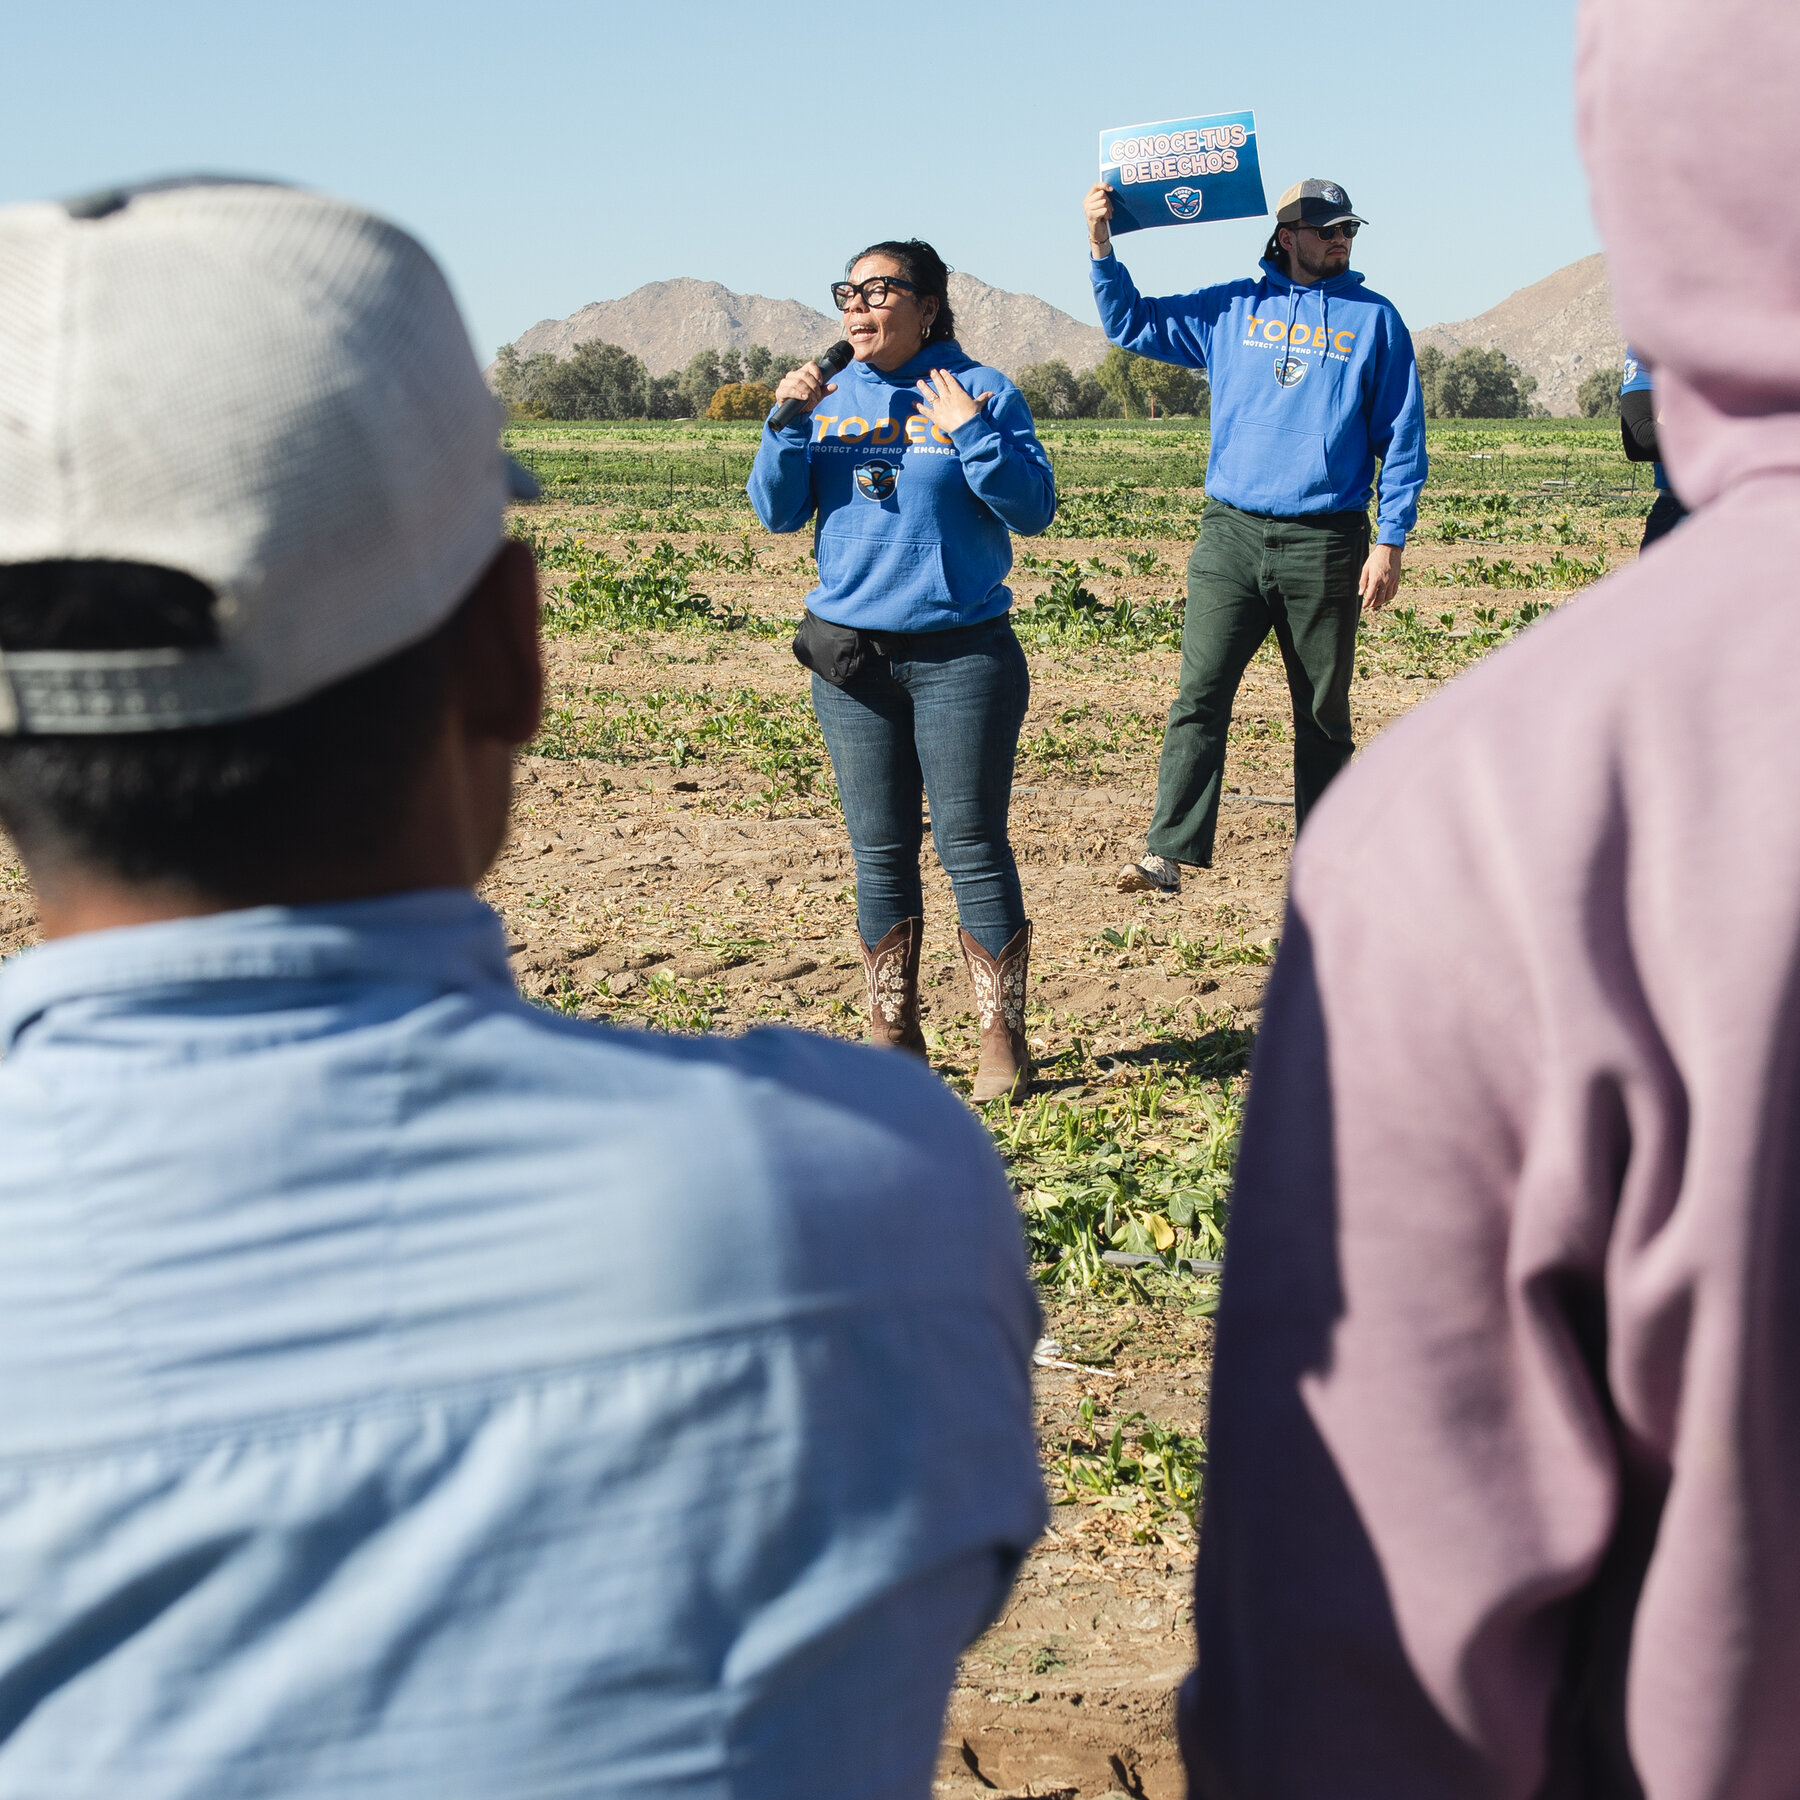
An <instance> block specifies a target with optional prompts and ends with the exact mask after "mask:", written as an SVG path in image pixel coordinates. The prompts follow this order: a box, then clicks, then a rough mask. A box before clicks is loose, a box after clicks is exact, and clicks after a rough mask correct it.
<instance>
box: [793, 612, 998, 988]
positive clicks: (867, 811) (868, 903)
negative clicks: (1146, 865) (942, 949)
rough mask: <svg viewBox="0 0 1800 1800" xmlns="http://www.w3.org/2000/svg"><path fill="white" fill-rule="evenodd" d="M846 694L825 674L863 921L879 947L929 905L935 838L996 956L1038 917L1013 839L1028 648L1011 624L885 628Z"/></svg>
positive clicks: (966, 908) (818, 682)
mask: <svg viewBox="0 0 1800 1800" xmlns="http://www.w3.org/2000/svg"><path fill="white" fill-rule="evenodd" d="M878 635H879V637H880V642H881V644H882V646H883V647H884V648H885V649H886V651H887V652H888V654H886V655H883V656H872V657H870V659H869V660H868V662H867V663H865V664H864V666H863V668H862V670H861V671H860V672H859V673H858V674H857V676H856V678H855V679H854V680H853V681H852V682H851V683H850V685H849V686H848V687H847V688H839V687H833V686H832V684H831V683H830V682H828V681H825V680H822V679H821V678H820V677H819V676H817V675H815V676H814V677H813V684H812V687H813V711H814V712H815V713H817V714H818V717H819V728H820V729H821V730H822V731H823V732H824V733H825V747H826V748H827V749H828V750H829V751H830V752H831V768H832V773H833V774H834V775H836V777H837V785H838V794H839V795H840V797H841V798H842V800H843V803H844V823H845V824H846V825H847V826H849V828H850V848H851V850H852V852H853V853H854V854H855V857H856V926H857V930H858V931H860V932H861V934H862V940H863V942H864V943H865V944H877V943H879V942H880V941H881V939H882V938H883V937H885V936H886V935H887V933H888V932H889V931H891V930H892V929H893V927H894V926H896V925H898V924H899V923H900V921H901V920H902V919H911V918H915V917H917V916H918V915H920V914H921V913H923V911H924V910H925V901H924V894H923V891H922V889H921V888H920V885H919V848H920V845H921V844H922V843H923V841H924V835H925V834H924V822H923V819H922V818H921V815H920V799H921V796H924V797H926V798H929V800H930V802H931V837H932V842H933V843H935V844H936V845H937V853H938V860H939V861H940V862H941V863H942V864H943V865H944V869H945V872H946V873H947V874H948V875H949V877H950V885H951V886H952V888H954V889H955V892H956V910H957V913H958V915H959V916H960V918H961V920H962V925H963V929H964V930H965V931H967V932H968V934H969V936H970V937H972V938H973V939H974V940H975V941H976V942H977V943H978V944H979V945H980V946H981V947H982V949H984V950H986V951H987V952H988V953H989V954H990V955H992V956H998V955H999V954H1000V952H1001V951H1002V950H1004V949H1005V948H1006V944H1007V940H1008V939H1009V938H1011V937H1012V935H1013V933H1014V932H1016V931H1017V930H1018V929H1019V927H1020V926H1022V925H1023V924H1024V923H1025V901H1024V898H1023V896H1022V895H1021V894H1020V892H1019V869H1018V865H1017V863H1015V862H1014V861H1013V853H1012V845H1011V844H1010V843H1009V842H1008V841H1007V836H1006V812H1007V808H1008V806H1009V805H1010V804H1011V801H1012V778H1013V758H1014V756H1015V755H1016V753H1017V751H1018V748H1019V727H1020V726H1021V725H1023V724H1024V722H1025V705H1026V702H1027V700H1029V698H1030V696H1031V675H1030V673H1029V671H1028V670H1027V669H1026V667H1025V652H1024V651H1023V650H1021V649H1020V648H1019V640H1018V639H1017V638H1015V637H1014V636H1013V630H1012V625H1011V624H1010V623H1009V622H1008V620H1007V619H1006V618H1005V617H1004V616H1003V617H1001V618H998V619H992V620H989V621H987V622H985V623H983V624H980V625H972V626H966V627H964V628H963V629H961V630H957V631H921V632H909V633H898V632H895V633H883V634H878Z"/></svg>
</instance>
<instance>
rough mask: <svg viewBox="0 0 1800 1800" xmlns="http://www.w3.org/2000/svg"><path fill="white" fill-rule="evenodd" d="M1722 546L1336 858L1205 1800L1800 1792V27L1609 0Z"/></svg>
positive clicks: (1268, 1262)
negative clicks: (1795, 184) (1789, 196)
mask: <svg viewBox="0 0 1800 1800" xmlns="http://www.w3.org/2000/svg"><path fill="white" fill-rule="evenodd" d="M1578 84H1579V98H1580V121H1581V134H1582V141H1583V146H1584V153H1585V156H1586V159H1587V164H1588V169H1589V172H1590V175H1591V178H1592V183H1593V194H1594V203H1595V209H1596V214H1597V217H1598V219H1599V222H1600V226H1601V230H1602V233H1603V235H1604V238H1605V241H1606V244H1607V249H1608V253H1609V257H1610V262H1611V269H1612V277H1613V287H1614V294H1615V296H1616V302H1617V306H1618V310H1619V316H1620V321H1621V323H1622V325H1623V326H1624V328H1625V331H1626V333H1627V334H1628V336H1629V337H1630V339H1631V341H1632V342H1633V343H1634V344H1637V345H1639V346H1641V347H1642V349H1643V350H1644V351H1645V353H1646V354H1647V355H1648V356H1650V357H1651V358H1652V359H1653V360H1654V362H1655V364H1656V370H1657V381H1658V391H1659V394H1660V395H1661V396H1662V397H1663V425H1662V430H1661V443H1662V448H1663V450H1664V453H1665V456H1666V460H1667V464H1668V468H1669V473H1670V475H1671V477H1672V478H1673V481H1674V484H1675V487H1676V489H1677V491H1678V492H1679V494H1680V495H1681V498H1682V499H1683V501H1684V502H1686V503H1687V504H1688V505H1690V506H1692V507H1693V508H1694V509H1695V512H1694V516H1693V518H1692V519H1691V520H1690V521H1689V522H1688V523H1687V524H1686V525H1684V526H1683V528H1682V530H1681V532H1680V533H1679V534H1677V535H1676V536H1674V537H1672V538H1670V539H1669V540H1668V541H1667V542H1666V543H1665V544H1663V545H1662V546H1661V547H1660V548H1659V549H1658V551H1657V553H1656V554H1655V555H1654V556H1652V557H1648V558H1646V559H1645V560H1644V561H1643V562H1641V563H1640V564H1638V565H1637V566H1635V567H1633V568H1631V569H1629V570H1627V571H1625V572H1623V573H1621V574H1619V575H1617V576H1615V577H1613V578H1612V579H1611V580H1609V581H1607V582H1606V583H1604V584H1603V585H1602V586H1601V587H1599V588H1598V589H1596V590H1595V591H1593V592H1592V593H1590V594H1588V595H1586V596H1584V597H1583V598H1582V599H1580V600H1579V601H1577V602H1575V603H1574V604H1572V605H1570V606H1568V607H1567V608H1565V609H1563V610H1562V611H1561V612H1559V613H1558V614H1556V615H1555V616H1554V617H1552V618H1551V619H1549V620H1547V621H1545V622H1544V623H1543V624H1542V625H1539V626H1536V627H1534V628H1533V629H1532V630H1531V631H1530V632H1529V633H1527V634H1526V635H1525V636H1524V637H1523V638H1522V639H1521V640H1520V641H1519V642H1518V643H1516V644H1514V645H1512V646H1511V647H1509V648H1508V649H1506V650H1503V651H1501V652H1500V653H1498V654H1497V655H1495V656H1493V657H1492V658H1490V659H1489V660H1488V661H1487V662H1485V663H1484V664H1483V665H1482V666H1481V667H1480V668H1478V669H1476V670H1475V671H1473V672H1472V673H1471V674H1469V675H1468V676H1467V677H1465V678H1464V679H1462V680H1460V681H1458V682H1456V683H1455V684H1454V686H1453V687H1452V688H1451V689H1450V690H1449V691H1448V692H1446V693H1445V694H1444V695H1442V696H1441V697H1440V698H1438V699H1437V700H1435V701H1433V702H1432V703H1431V704H1429V705H1427V706H1424V707H1422V708H1420V709H1419V710H1418V711H1417V712H1416V713H1414V714H1413V715H1412V716H1411V717H1409V718H1408V719H1406V720H1405V721H1403V722H1402V723H1400V724H1398V725H1396V726H1395V727H1393V729H1392V730H1390V731H1389V732H1387V733H1386V734H1385V735H1384V736H1383V737H1382V738H1381V740H1380V741H1379V742H1378V743H1377V744H1376V745H1375V746H1374V747H1373V748H1372V749H1371V750H1370V751H1369V752H1368V754H1367V756H1366V757H1365V758H1364V759H1363V761H1362V762H1361V763H1360V764H1359V765H1358V766H1357V767H1356V768H1355V769H1354V770H1352V771H1351V772H1350V773H1349V774H1347V775H1346V776H1344V777H1343V778H1341V779H1340V780H1339V782H1338V783H1337V784H1336V785H1334V786H1333V788H1332V790H1331V792H1330V794H1329V795H1328V796H1327V797H1326V799H1325V800H1324V801H1323V803H1322V804H1321V806H1320V808H1319V810H1318V812H1317V814H1316V815H1315V817H1314V819H1313V820H1312V821H1311V822H1310V823H1309V825H1308V827H1307V830H1306V833H1305V834H1304V836H1303V838H1302V840H1301V843H1300V847H1299V850H1298V853H1297V855H1296V857H1295V862H1294V871H1293V883H1292V891H1291V900H1290V911H1289V918H1288V924H1287V929H1286V934H1285V937H1284V941H1283V945H1282V951H1281V957H1280V960H1279V963H1278V965H1277V967H1276V970H1275V973H1274V977H1273V980H1272V983H1271V986H1270V991H1269V996H1268V1002H1267V1006H1266V1009H1265V1022H1264V1029H1263V1034H1262V1038H1261V1042H1260V1043H1259V1046H1258V1050H1257V1060H1256V1067H1255V1074H1254V1079H1253V1091H1252V1097H1251V1103H1250V1116H1249V1122H1248V1127H1247V1130H1246V1133H1245V1139H1244V1146H1243V1154H1242V1159H1241V1163H1240V1170H1239V1179H1238V1188H1237V1196H1236V1200H1235V1203H1234V1207H1233V1220H1232V1233H1233V1235H1232V1241H1231V1250H1230V1255H1229V1259H1228V1264H1227V1269H1226V1276H1225V1289H1224V1298H1223V1305H1222V1308H1221V1312H1220V1318H1219V1336H1218V1345H1217V1358H1218V1360H1217V1370H1216V1376H1215V1380H1214V1386H1213V1402H1212V1424H1211V1462H1210V1468H1209V1475H1208V1488H1207V1496H1206V1511H1205V1522H1204V1530H1203V1536H1202V1543H1201V1553H1200V1568H1199V1574H1198V1624H1199V1665H1198V1668H1197V1669H1196V1671H1195V1673H1194V1674H1193V1675H1192V1676H1191V1677H1190V1678H1189V1680H1188V1682H1187V1684H1186V1686H1185V1687H1184V1689H1183V1693H1182V1704H1181V1733H1182V1740H1183V1747H1184V1751H1185V1754H1186V1756H1187V1759H1188V1766H1189V1770H1190V1775H1191V1780H1192V1783H1193V1790H1192V1791H1193V1792H1194V1793H1195V1794H1196V1795H1198V1796H1202V1797H1203V1800H1226V1797H1230V1800H1239V1797H1246V1800H1247V1797H1249V1796H1255V1797H1257V1800H1285V1797H1287V1796H1301V1795H1305V1796H1308V1797H1312V1796H1321V1795H1330V1796H1343V1795H1368V1796H1380V1797H1381V1800H1392V1797H1401V1796H1404V1797H1405V1800H1423V1797H1430V1796H1465V1795H1466V1796H1476V1795H1480V1796H1483V1797H1484V1800H1489V1797H1491V1800H1515V1797H1516V1800H1528V1797H1532V1796H1563V1795H1582V1796H1613V1795H1637V1794H1643V1795H1648V1796H1650V1797H1651V1800H1702V1797H1703V1796H1704V1797H1705V1800H1728V1797H1729V1800H1737V1797H1741V1800H1762V1797H1764V1796H1769V1797H1774V1796H1789V1795H1794V1794H1800V804H1797V803H1796V799H1795V794H1796V789H1797V788H1800V744H1797V740H1796V726H1797V725H1800V699H1797V698H1796V679H1797V671H1800V595H1797V594H1796V586H1797V583H1800V575H1797V574H1796V571H1800V222H1796V219H1795V218H1794V216H1793V215H1792V214H1791V213H1790V211H1789V209H1788V206H1787V202H1786V198H1785V196H1784V195H1782V194H1781V192H1780V183H1781V180H1782V179H1783V177H1782V171H1784V170H1788V169H1793V168H1796V167H1800V106H1796V105H1795V103H1794V95H1795V93H1796V91H1800V8H1796V7H1794V6H1792V5H1777V4H1771V3H1770V0H1586V4H1585V5H1584V6H1583V9H1582V18H1581V48H1580V58H1579V68H1578Z"/></svg>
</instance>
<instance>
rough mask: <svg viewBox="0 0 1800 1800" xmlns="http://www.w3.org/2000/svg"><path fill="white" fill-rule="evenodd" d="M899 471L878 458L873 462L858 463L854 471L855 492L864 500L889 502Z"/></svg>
mask: <svg viewBox="0 0 1800 1800" xmlns="http://www.w3.org/2000/svg"><path fill="white" fill-rule="evenodd" d="M898 475H899V471H898V470H897V469H896V468H895V467H894V465H893V464H892V463H890V462H883V461H881V459H880V458H879V457H877V458H876V460H875V461H873V462H866V463H859V464H858V465H857V469H856V491H857V492H858V493H859V494H861V495H862V497H863V498H864V499H865V500H891V499H892V498H893V494H894V482H895V480H896V479H897V477H898Z"/></svg>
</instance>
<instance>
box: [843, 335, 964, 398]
mask: <svg viewBox="0 0 1800 1800" xmlns="http://www.w3.org/2000/svg"><path fill="white" fill-rule="evenodd" d="M981 366H982V365H981V364H980V363H978V362H976V360H975V359H974V357H972V356H971V355H970V354H969V353H968V352H967V351H966V350H965V349H964V348H963V347H962V345H961V344H959V343H958V342H957V341H956V339H955V338H944V339H943V340H942V341H941V342H939V343H936V344H927V345H926V346H925V348H924V349H923V350H921V351H920V352H919V354H918V355H917V356H915V357H913V358H912V359H911V360H910V361H908V362H903V363H902V364H901V365H900V366H899V368H897V369H877V368H875V367H873V366H872V365H871V364H869V363H865V362H858V363H851V364H849V365H848V366H847V367H846V368H845V369H844V372H843V374H844V375H848V376H851V377H852V378H854V379H861V380H863V381H884V382H886V383H887V385H888V386H889V387H897V388H899V387H911V386H912V385H913V383H914V382H915V381H922V380H923V379H924V378H925V376H927V375H928V374H930V372H931V371H932V370H933V369H948V370H949V371H950V373H951V374H952V375H960V374H961V373H962V372H963V370H965V369H978V368H980V367H981ZM838 379H839V380H842V379H843V376H842V375H840V376H839V377H838Z"/></svg>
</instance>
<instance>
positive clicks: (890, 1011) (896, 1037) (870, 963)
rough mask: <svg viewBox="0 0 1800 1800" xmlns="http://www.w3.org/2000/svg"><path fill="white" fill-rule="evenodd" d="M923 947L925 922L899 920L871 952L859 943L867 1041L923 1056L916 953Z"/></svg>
mask: <svg viewBox="0 0 1800 1800" xmlns="http://www.w3.org/2000/svg"><path fill="white" fill-rule="evenodd" d="M924 944H925V921H924V920H923V919H916V918H915V919H902V920H901V921H900V923H899V924H898V925H896V926H895V927H894V928H893V930H891V931H889V932H887V933H886V934H885V935H884V936H883V937H882V940H881V942H880V943H878V944H877V945H875V947H874V948H873V949H871V948H870V947H869V946H868V945H867V944H861V943H859V945H858V947H859V948H860V949H861V951H862V959H863V980H864V983H865V986H866V988H867V991H868V998H869V1041H870V1043H872V1044H888V1045H892V1046H894V1047H895V1048H897V1049H901V1050H910V1051H911V1052H912V1053H913V1054H914V1055H915V1056H923V1055H924V1054H925V1034H924V1032H922V1031H921V1030H920V1029H919V952H920V950H921V949H923V948H924Z"/></svg>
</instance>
